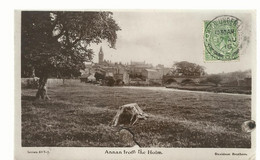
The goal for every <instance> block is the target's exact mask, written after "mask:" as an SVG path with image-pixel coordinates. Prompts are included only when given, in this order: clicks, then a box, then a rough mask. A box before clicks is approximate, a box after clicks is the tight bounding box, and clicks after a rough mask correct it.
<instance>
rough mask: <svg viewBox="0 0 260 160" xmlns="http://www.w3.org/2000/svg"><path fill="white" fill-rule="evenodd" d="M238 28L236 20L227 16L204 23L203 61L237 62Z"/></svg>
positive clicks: (239, 22)
mask: <svg viewBox="0 0 260 160" xmlns="http://www.w3.org/2000/svg"><path fill="white" fill-rule="evenodd" d="M240 26H241V21H240V20H239V19H238V18H236V17H233V16H227V15H225V16H219V17H216V18H214V19H213V20H211V21H204V37H203V38H204V48H205V49H204V56H205V61H233V60H238V59H239V46H240V45H239V44H240V40H239V39H240V38H239V37H240V34H239V32H240Z"/></svg>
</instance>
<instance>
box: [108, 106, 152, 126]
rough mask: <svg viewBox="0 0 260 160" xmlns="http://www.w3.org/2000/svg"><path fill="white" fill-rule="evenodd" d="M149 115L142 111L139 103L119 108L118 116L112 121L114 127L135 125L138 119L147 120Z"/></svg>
mask: <svg viewBox="0 0 260 160" xmlns="http://www.w3.org/2000/svg"><path fill="white" fill-rule="evenodd" d="M147 118H148V115H147V114H146V113H144V112H143V111H142V109H141V108H140V107H139V106H138V104H137V103H131V104H126V105H123V106H120V107H119V110H118V111H117V114H116V116H115V117H114V119H113V121H112V126H117V125H120V124H124V125H134V124H135V123H136V122H137V120H138V119H140V120H143V119H147Z"/></svg>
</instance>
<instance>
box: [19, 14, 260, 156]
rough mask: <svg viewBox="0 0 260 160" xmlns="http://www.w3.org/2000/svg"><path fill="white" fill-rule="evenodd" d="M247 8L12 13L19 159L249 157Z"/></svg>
mask: <svg viewBox="0 0 260 160" xmlns="http://www.w3.org/2000/svg"><path fill="white" fill-rule="evenodd" d="M255 14H256V13H255V11H254V10H71V11H69V10H64V11H62V10H57V11H55V10H51V11H48V10H44V11H37V10H34V11H30V10H16V11H15V64H16V66H15V72H16V77H15V88H16V91H15V104H16V105H15V159H16V160H35V159H39V160H41V159H44V160H51V159H55V160H73V159H75V160H83V159H91V160H101V159H108V160H115V159H116V160H121V159H129V160H130V159H131V160H133V159H134V160H139V159H140V160H144V159H147V160H148V159H149V160H152V159H154V160H158V159H165V160H168V159H169V160H172V159H176V160H194V159H199V160H211V159H213V160H215V159H216V160H217V159H221V160H254V159H255V149H256V144H255V143H256V140H255V137H256V134H255V127H256V123H255V119H256V114H255V113H256V106H255V102H256V89H255V87H256V15H255Z"/></svg>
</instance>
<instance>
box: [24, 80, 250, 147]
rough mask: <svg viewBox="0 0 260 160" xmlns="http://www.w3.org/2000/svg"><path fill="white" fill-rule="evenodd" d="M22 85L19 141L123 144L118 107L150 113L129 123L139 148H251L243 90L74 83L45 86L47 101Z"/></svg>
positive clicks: (28, 144) (32, 143)
mask: <svg viewBox="0 0 260 160" xmlns="http://www.w3.org/2000/svg"><path fill="white" fill-rule="evenodd" d="M36 92H37V90H34V89H23V90H22V146H24V147H35V146H37V147H40V146H58V147H121V146H124V144H123V142H121V140H120V138H119V129H120V127H111V126H110V123H111V121H112V119H113V117H114V115H115V114H116V111H117V109H118V107H119V106H121V105H124V104H128V103H137V104H138V105H139V106H140V107H141V109H142V110H143V111H144V112H146V113H147V114H148V115H149V118H148V119H147V120H143V121H138V122H137V123H136V124H135V125H134V126H129V128H130V129H131V130H132V131H133V132H134V134H135V137H136V141H137V142H138V143H139V144H140V145H141V147H195V148H205V147H207V148H210V147H214V148H250V147H251V136H250V134H248V133H244V132H242V130H241V124H242V123H243V122H244V121H246V120H250V119H251V98H250V96H245V95H241V96H240V95H223V94H217V93H211V94H207V93H195V92H194V93H188V92H178V91H156V90H146V89H129V88H120V87H107V86H94V85H89V84H77V85H73V86H68V85H66V86H59V87H53V88H49V90H48V93H49V96H50V98H51V100H48V101H43V100H34V98H33V97H34V96H35V94H36Z"/></svg>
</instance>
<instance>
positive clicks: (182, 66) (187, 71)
mask: <svg viewBox="0 0 260 160" xmlns="http://www.w3.org/2000/svg"><path fill="white" fill-rule="evenodd" d="M172 69H173V70H172V73H171V74H172V75H174V76H182V77H189V76H196V77H197V76H203V75H205V74H206V72H205V67H203V66H200V65H198V64H196V63H190V62H187V61H181V62H176V63H174V64H173V67H172Z"/></svg>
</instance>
